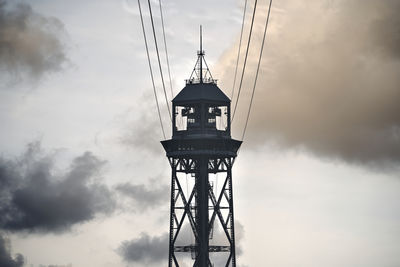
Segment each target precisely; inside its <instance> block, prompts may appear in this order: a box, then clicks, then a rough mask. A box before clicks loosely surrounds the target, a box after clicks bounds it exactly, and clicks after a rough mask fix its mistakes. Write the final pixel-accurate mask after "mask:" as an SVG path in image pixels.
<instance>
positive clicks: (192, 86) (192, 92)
mask: <svg viewBox="0 0 400 267" xmlns="http://www.w3.org/2000/svg"><path fill="white" fill-rule="evenodd" d="M198 101H210V102H223V103H229V102H230V101H231V100H230V99H229V98H228V97H227V96H226V95H225V94H224V92H222V90H221V89H219V88H218V86H217V85H216V84H215V83H188V84H186V86H185V88H183V89H182V90H181V91H180V92H179V94H178V95H177V96H176V97H175V98H174V99H173V100H172V102H174V103H176V104H179V103H184V102H198Z"/></svg>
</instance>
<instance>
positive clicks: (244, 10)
mask: <svg viewBox="0 0 400 267" xmlns="http://www.w3.org/2000/svg"><path fill="white" fill-rule="evenodd" d="M246 8H247V0H245V2H244V9H243V18H242V29H241V30H240V39H239V49H238V53H237V58H236V67H235V75H234V78H233V86H232V93H231V99H233V95H234V93H235V85H236V75H237V70H238V65H239V58H240V49H241V47H242V37H243V28H244V20H245V18H246Z"/></svg>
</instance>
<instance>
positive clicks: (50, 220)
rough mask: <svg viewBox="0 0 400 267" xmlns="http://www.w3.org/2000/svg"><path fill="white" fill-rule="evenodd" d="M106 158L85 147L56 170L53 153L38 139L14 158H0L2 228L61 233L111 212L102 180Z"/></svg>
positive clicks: (108, 197)
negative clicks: (61, 170)
mask: <svg viewBox="0 0 400 267" xmlns="http://www.w3.org/2000/svg"><path fill="white" fill-rule="evenodd" d="M104 163H105V162H104V161H101V160H99V159H98V158H97V157H95V156H94V155H93V154H92V153H90V152H85V153H84V154H83V155H81V156H79V157H76V158H75V159H74V160H73V161H72V162H71V164H70V167H69V168H68V170H67V171H66V172H65V173H62V174H56V170H55V168H54V164H53V158H52V156H50V155H43V153H42V152H41V149H40V144H39V143H32V144H30V145H29V146H28V149H27V151H26V152H25V154H24V155H22V156H21V157H20V158H18V159H16V160H13V161H10V160H9V161H6V160H4V159H2V160H0V183H1V185H2V188H1V189H0V192H1V197H0V227H1V228H3V229H6V230H11V231H20V230H27V231H40V232H58V231H63V230H67V229H69V228H70V227H71V226H72V225H74V224H77V223H82V222H85V221H88V220H91V219H93V218H94V217H95V215H97V214H99V213H108V212H111V211H112V210H113V208H114V201H113V198H112V194H111V193H110V191H109V190H108V189H107V187H106V186H104V185H102V184H101V183H100V182H99V181H98V177H99V171H100V169H101V167H102V166H103V165H104Z"/></svg>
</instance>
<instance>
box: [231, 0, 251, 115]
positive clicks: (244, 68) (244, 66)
mask: <svg viewBox="0 0 400 267" xmlns="http://www.w3.org/2000/svg"><path fill="white" fill-rule="evenodd" d="M256 9H257V0H255V1H254V8H253V16H252V18H251V25H250V32H249V39H248V41H247V48H246V55H245V57H244V63H243V69H242V75H241V77H240V84H239V90H238V96H237V98H236V103H235V108H234V110H233V115H232V120H231V121H232V122H233V119H234V118H235V114H236V108H237V105H238V102H239V98H240V92H241V90H242V84H243V76H244V72H245V70H246V63H247V57H248V54H249V47H250V40H251V34H252V32H253V25H254V18H255V14H256Z"/></svg>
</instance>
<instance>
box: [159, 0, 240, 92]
mask: <svg viewBox="0 0 400 267" xmlns="http://www.w3.org/2000/svg"><path fill="white" fill-rule="evenodd" d="M246 1H247V0H246ZM158 2H159V6H160V14H161V25H162V32H163V38H164V47H165V59H166V60H167V67H168V78H169V87H170V89H171V98H173V97H174V92H173V90H172V79H171V70H170V67H169V57H168V48H167V39H166V38H165V27H164V16H163V11H162V5H161V0H158Z"/></svg>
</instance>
